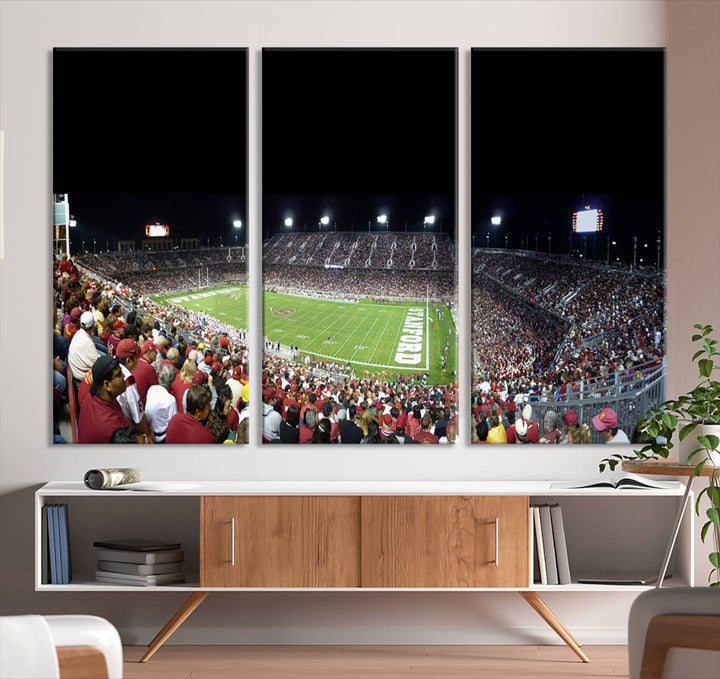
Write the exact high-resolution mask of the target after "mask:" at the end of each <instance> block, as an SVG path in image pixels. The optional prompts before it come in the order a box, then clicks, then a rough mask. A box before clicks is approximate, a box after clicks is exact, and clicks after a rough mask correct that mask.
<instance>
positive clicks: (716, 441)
mask: <svg viewBox="0 0 720 679" xmlns="http://www.w3.org/2000/svg"><path fill="white" fill-rule="evenodd" d="M705 438H706V439H707V440H708V444H707V448H708V450H717V449H718V446H720V436H715V434H708V435H707V436H706V437H705Z"/></svg>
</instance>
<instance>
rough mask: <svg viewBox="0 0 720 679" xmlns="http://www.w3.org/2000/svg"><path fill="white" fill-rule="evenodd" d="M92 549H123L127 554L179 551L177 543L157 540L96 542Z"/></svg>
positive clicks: (127, 539)
mask: <svg viewBox="0 0 720 679" xmlns="http://www.w3.org/2000/svg"><path fill="white" fill-rule="evenodd" d="M93 547H103V548H105V549H123V550H125V551H127V552H161V551H165V550H169V549H180V548H181V547H182V544H180V543H179V542H163V541H159V540H145V539H143V538H124V539H122V540H96V541H95V542H93Z"/></svg>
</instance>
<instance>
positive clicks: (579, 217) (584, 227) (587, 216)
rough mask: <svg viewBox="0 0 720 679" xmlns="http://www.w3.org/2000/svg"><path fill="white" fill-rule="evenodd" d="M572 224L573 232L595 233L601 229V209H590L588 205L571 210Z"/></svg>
mask: <svg viewBox="0 0 720 679" xmlns="http://www.w3.org/2000/svg"><path fill="white" fill-rule="evenodd" d="M572 224H573V226H572V228H573V231H574V232H575V233H595V232H596V231H602V227H603V213H602V210H591V209H589V206H588V207H587V209H585V210H578V211H577V212H573V220H572Z"/></svg>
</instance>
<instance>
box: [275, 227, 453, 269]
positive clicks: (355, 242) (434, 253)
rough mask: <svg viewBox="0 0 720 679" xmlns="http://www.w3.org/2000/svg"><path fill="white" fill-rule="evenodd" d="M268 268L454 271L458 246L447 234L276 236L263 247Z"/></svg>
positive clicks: (296, 234)
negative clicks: (323, 267) (306, 267)
mask: <svg viewBox="0 0 720 679" xmlns="http://www.w3.org/2000/svg"><path fill="white" fill-rule="evenodd" d="M263 264H264V265H265V267H281V266H292V265H300V264H301V265H303V266H320V267H322V266H343V267H345V268H349V269H362V268H365V269H369V268H373V269H378V268H381V269H382V268H387V269H393V268H397V269H401V270H404V269H452V268H453V267H454V265H455V243H454V241H453V240H452V239H451V238H450V237H449V236H448V234H445V233H438V234H436V233H400V232H392V233H369V232H368V233H364V232H354V233H347V232H337V231H330V232H325V233H323V232H314V233H289V234H282V235H279V236H273V237H272V238H270V239H268V240H267V241H265V242H264V243H263Z"/></svg>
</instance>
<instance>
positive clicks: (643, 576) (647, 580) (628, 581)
mask: <svg viewBox="0 0 720 679" xmlns="http://www.w3.org/2000/svg"><path fill="white" fill-rule="evenodd" d="M671 577H672V575H670V574H669V573H668V574H666V575H665V579H666V580H667V579H668V578H671ZM657 579H658V576H657V573H656V574H655V575H651V574H647V573H621V574H618V575H610V576H608V575H604V576H602V577H597V578H595V577H589V578H578V583H580V584H583V585H652V584H654V583H656V582H657Z"/></svg>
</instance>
